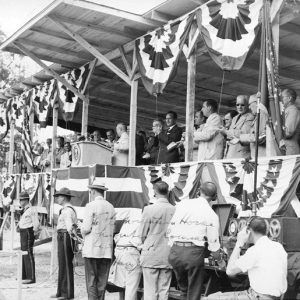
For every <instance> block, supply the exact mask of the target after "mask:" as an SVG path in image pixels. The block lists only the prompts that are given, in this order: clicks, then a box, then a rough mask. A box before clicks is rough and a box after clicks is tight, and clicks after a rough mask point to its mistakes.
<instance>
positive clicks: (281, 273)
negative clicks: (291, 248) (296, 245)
mask: <svg viewBox="0 0 300 300" xmlns="http://www.w3.org/2000/svg"><path fill="white" fill-rule="evenodd" d="M235 265H236V266H237V267H238V268H240V269H241V270H242V271H243V272H247V271H248V277H249V281H250V286H251V287H252V289H253V290H254V291H255V292H257V293H261V294H267V295H271V296H276V297H279V296H281V295H282V294H283V293H284V292H285V291H286V289H287V253H286V252H285V250H284V248H283V247H282V245H281V244H280V243H277V242H274V241H271V240H270V239H269V238H268V237H267V236H263V237H261V238H260V239H259V240H257V242H256V243H255V245H254V246H252V247H250V248H249V249H248V250H247V251H246V253H245V254H244V255H242V256H241V257H240V258H239V259H238V260H237V261H236V262H235Z"/></svg>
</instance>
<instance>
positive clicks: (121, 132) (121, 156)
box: [112, 123, 129, 166]
mask: <svg viewBox="0 0 300 300" xmlns="http://www.w3.org/2000/svg"><path fill="white" fill-rule="evenodd" d="M116 132H117V136H118V137H119V139H118V140H117V142H115V143H114V152H113V155H112V164H113V165H114V166H127V165H128V151H129V135H128V133H127V127H126V125H125V124H124V123H119V124H118V125H117V127H116Z"/></svg>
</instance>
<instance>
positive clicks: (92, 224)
mask: <svg viewBox="0 0 300 300" xmlns="http://www.w3.org/2000/svg"><path fill="white" fill-rule="evenodd" d="M114 225H115V209H114V207H113V206H112V205H111V204H110V203H109V202H108V201H106V200H104V199H103V198H102V197H101V196H98V197H96V198H95V200H94V201H92V202H90V203H88V204H87V205H86V206H85V211H84V218H83V224H82V227H81V233H82V235H83V237H84V245H83V248H82V256H83V257H90V258H112V250H113V233H114Z"/></svg>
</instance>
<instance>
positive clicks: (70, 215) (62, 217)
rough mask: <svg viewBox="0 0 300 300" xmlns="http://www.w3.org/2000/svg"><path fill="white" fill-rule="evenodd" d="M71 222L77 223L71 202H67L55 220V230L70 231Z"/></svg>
mask: <svg viewBox="0 0 300 300" xmlns="http://www.w3.org/2000/svg"><path fill="white" fill-rule="evenodd" d="M73 224H77V216H76V212H75V210H74V208H73V206H72V205H71V203H67V204H65V205H64V207H63V208H62V209H61V211H60V214H59V217H58V220H57V230H59V229H66V230H67V231H68V232H69V233H70V232H71V231H72V228H73Z"/></svg>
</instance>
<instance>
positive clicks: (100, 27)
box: [50, 14, 136, 39]
mask: <svg viewBox="0 0 300 300" xmlns="http://www.w3.org/2000/svg"><path fill="white" fill-rule="evenodd" d="M51 16H53V17H55V18H56V19H59V20H60V21H61V22H64V23H67V24H71V25H76V26H79V27H83V28H87V29H92V30H95V31H97V32H99V31H102V32H106V33H109V34H115V35H119V36H122V37H126V38H129V39H133V38H135V37H136V36H134V35H132V34H130V33H129V32H126V31H125V30H124V31H123V30H119V29H115V28H112V27H109V26H105V25H101V24H94V23H89V22H86V21H82V20H78V19H74V18H68V17H65V16H61V15H57V14H56V15H53V14H51V15H50V17H51Z"/></svg>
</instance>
